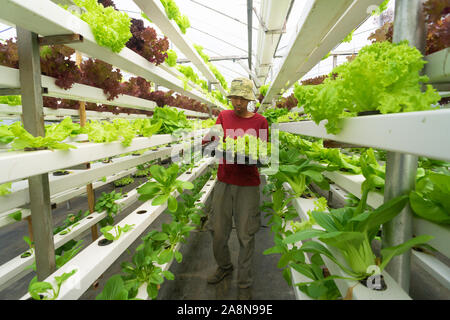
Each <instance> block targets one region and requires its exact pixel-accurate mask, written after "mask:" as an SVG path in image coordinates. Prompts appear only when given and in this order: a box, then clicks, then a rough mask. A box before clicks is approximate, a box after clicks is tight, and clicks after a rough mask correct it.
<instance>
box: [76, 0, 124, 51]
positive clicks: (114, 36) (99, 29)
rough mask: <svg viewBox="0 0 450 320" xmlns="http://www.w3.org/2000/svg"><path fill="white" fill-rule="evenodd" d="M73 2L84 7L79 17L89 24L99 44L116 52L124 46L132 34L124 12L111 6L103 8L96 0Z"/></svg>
mask: <svg viewBox="0 0 450 320" xmlns="http://www.w3.org/2000/svg"><path fill="white" fill-rule="evenodd" d="M74 3H75V4H76V5H77V6H79V7H83V8H85V9H86V12H84V13H82V14H81V16H80V18H81V20H83V21H85V22H87V23H88V24H89V26H90V27H91V30H92V33H93V34H94V37H95V41H97V43H98V44H99V45H101V46H104V47H108V48H110V49H111V50H112V51H113V52H116V53H117V52H120V51H121V50H122V49H123V47H125V45H126V43H127V42H128V40H129V39H130V38H131V36H132V34H131V32H130V25H131V19H130V17H128V15H127V14H126V13H124V12H121V11H118V10H114V8H113V7H107V8H104V7H103V6H102V5H101V4H99V3H97V1H96V0H74Z"/></svg>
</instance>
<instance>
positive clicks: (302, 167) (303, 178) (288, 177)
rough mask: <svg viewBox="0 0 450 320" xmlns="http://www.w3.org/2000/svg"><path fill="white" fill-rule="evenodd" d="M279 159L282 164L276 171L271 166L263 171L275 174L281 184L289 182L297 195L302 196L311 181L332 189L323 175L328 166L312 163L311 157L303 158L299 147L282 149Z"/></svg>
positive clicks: (324, 188) (321, 186)
mask: <svg viewBox="0 0 450 320" xmlns="http://www.w3.org/2000/svg"><path fill="white" fill-rule="evenodd" d="M279 160H280V166H279V168H278V170H277V171H276V172H273V171H272V169H271V168H268V169H263V170H262V171H261V172H262V173H267V174H268V175H273V178H274V179H276V180H277V181H278V183H280V184H281V183H283V182H288V183H289V185H290V186H291V188H292V191H293V195H295V196H296V197H300V196H302V195H303V193H304V192H305V191H306V189H307V187H308V185H309V184H310V183H311V182H314V183H316V184H317V185H318V186H319V187H320V188H322V189H323V190H329V189H330V186H329V183H328V181H327V180H326V179H325V177H324V176H323V175H322V172H323V171H325V170H327V168H326V167H324V166H322V165H319V164H312V163H311V161H310V160H309V159H306V158H301V153H300V152H299V151H298V150H297V149H294V148H290V149H288V150H284V149H283V150H280V153H279Z"/></svg>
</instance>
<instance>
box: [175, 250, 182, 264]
mask: <svg viewBox="0 0 450 320" xmlns="http://www.w3.org/2000/svg"><path fill="white" fill-rule="evenodd" d="M175 260H177V262H178V263H181V261H182V260H183V255H182V254H181V252H179V251H175Z"/></svg>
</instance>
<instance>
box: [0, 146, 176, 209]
mask: <svg viewBox="0 0 450 320" xmlns="http://www.w3.org/2000/svg"><path fill="white" fill-rule="evenodd" d="M182 149H183V145H182V144H179V145H176V146H173V147H164V148H162V149H160V150H157V151H152V150H150V151H146V152H145V153H144V154H142V155H141V156H131V155H130V156H126V157H121V158H116V159H113V160H112V163H107V164H106V163H100V162H98V163H93V164H92V165H91V168H90V169H89V170H68V171H69V172H71V173H70V174H68V175H64V176H58V177H55V176H53V175H51V174H49V184H50V197H51V200H53V198H54V197H55V196H56V195H57V194H60V193H62V192H64V191H68V190H70V189H74V188H78V187H82V186H86V185H87V184H89V183H93V182H94V181H97V180H99V179H101V178H102V177H107V176H112V175H113V174H116V173H120V172H122V171H123V170H128V169H130V168H133V167H136V166H137V165H140V164H142V163H145V162H148V161H151V160H154V159H158V158H166V157H170V155H171V153H172V152H173V153H174V154H175V153H178V152H179V151H180V150H182ZM130 173H131V172H130ZM11 190H12V193H11V194H8V195H5V196H3V197H1V199H2V203H1V205H0V210H1V211H6V210H9V209H13V208H15V207H20V206H24V205H26V204H28V203H29V201H30V198H29V190H28V181H25V180H23V181H18V182H15V183H13V184H12V189H11Z"/></svg>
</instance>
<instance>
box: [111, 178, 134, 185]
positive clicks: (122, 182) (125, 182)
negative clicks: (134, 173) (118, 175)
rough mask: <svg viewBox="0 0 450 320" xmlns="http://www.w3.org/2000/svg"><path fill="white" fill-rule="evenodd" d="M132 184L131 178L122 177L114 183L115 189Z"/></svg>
mask: <svg viewBox="0 0 450 320" xmlns="http://www.w3.org/2000/svg"><path fill="white" fill-rule="evenodd" d="M133 182H134V179H133V178H131V177H123V178H122V179H119V180H116V181H114V186H115V187H123V186H126V185H129V184H131V183H133Z"/></svg>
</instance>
